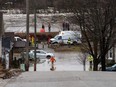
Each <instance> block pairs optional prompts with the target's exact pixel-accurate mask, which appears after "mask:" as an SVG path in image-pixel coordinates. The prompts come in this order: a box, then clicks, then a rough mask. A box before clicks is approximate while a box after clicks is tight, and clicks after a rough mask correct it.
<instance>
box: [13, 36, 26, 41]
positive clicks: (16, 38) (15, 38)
mask: <svg viewBox="0 0 116 87" xmlns="http://www.w3.org/2000/svg"><path fill="white" fill-rule="evenodd" d="M14 40H15V41H26V39H22V38H21V37H18V36H15V37H14Z"/></svg>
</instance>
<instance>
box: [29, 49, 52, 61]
mask: <svg viewBox="0 0 116 87" xmlns="http://www.w3.org/2000/svg"><path fill="white" fill-rule="evenodd" d="M34 53H35V50H30V52H29V57H30V59H34ZM52 56H54V55H53V53H48V52H46V51H44V50H38V49H37V50H36V58H39V59H45V58H47V59H49V58H50V57H52Z"/></svg>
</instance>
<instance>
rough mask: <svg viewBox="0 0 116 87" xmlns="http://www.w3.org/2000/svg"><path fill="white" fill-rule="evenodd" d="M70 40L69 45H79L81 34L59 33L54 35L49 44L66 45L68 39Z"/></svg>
mask: <svg viewBox="0 0 116 87" xmlns="http://www.w3.org/2000/svg"><path fill="white" fill-rule="evenodd" d="M69 38H70V39H71V44H78V43H81V40H80V39H81V33H80V32H77V31H76V32H74V31H61V32H59V34H58V35H56V36H55V37H54V38H51V39H50V43H51V44H58V43H63V44H68V43H67V42H68V39H69Z"/></svg>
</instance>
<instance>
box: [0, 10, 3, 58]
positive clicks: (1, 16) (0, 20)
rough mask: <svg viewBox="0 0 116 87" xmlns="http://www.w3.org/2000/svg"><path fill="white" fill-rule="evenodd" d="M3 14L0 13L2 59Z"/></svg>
mask: <svg viewBox="0 0 116 87" xmlns="http://www.w3.org/2000/svg"><path fill="white" fill-rule="evenodd" d="M2 34H3V13H2V12H0V57H2Z"/></svg>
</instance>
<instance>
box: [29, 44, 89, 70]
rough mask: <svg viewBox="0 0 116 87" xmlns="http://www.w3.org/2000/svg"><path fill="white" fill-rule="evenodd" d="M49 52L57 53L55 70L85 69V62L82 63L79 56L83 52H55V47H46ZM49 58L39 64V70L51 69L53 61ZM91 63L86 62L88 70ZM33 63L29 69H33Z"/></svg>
mask: <svg viewBox="0 0 116 87" xmlns="http://www.w3.org/2000/svg"><path fill="white" fill-rule="evenodd" d="M44 50H45V51H47V52H52V53H54V55H55V58H56V62H55V68H56V70H55V71H83V64H81V63H80V61H79V58H81V57H80V54H81V53H78V52H55V51H54V50H53V49H50V48H47V46H45V48H44ZM48 61H49V60H48V59H43V60H41V61H40V63H39V64H37V71H50V68H51V63H49V62H48ZM88 68H89V65H88V63H87V64H86V71H88ZM33 70H34V68H33V65H32V64H31V66H30V68H29V71H33Z"/></svg>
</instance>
